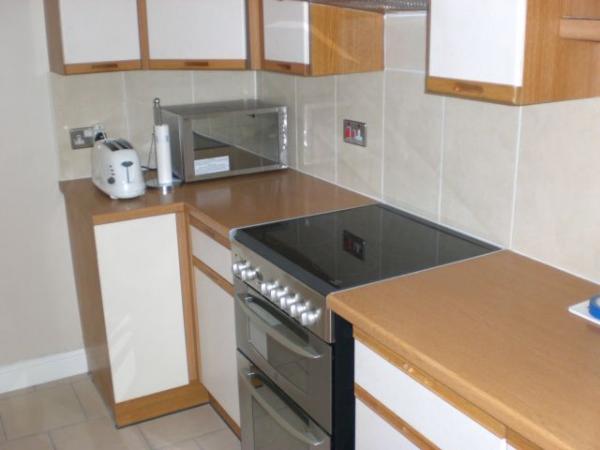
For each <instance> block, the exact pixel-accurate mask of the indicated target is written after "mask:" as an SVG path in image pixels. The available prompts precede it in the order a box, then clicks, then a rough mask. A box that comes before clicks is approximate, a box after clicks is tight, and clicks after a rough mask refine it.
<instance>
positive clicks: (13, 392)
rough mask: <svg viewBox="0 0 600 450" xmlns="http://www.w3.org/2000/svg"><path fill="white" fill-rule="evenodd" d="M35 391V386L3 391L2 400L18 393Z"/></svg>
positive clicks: (0, 396) (0, 395) (0, 397)
mask: <svg viewBox="0 0 600 450" xmlns="http://www.w3.org/2000/svg"><path fill="white" fill-rule="evenodd" d="M33 391H34V388H33V387H27V388H23V389H17V390H15V391H9V392H3V393H2V394H0V400H2V399H5V398H9V397H16V396H17V395H23V394H28V393H30V392H33Z"/></svg>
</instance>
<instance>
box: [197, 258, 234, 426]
mask: <svg viewBox="0 0 600 450" xmlns="http://www.w3.org/2000/svg"><path fill="white" fill-rule="evenodd" d="M213 276H214V275H213ZM194 279H195V283H196V309H197V314H198V335H199V353H200V355H199V357H200V380H201V382H202V384H203V385H204V386H205V387H206V389H207V390H208V392H209V393H210V395H211V396H212V397H213V398H214V399H215V400H216V401H217V402H218V403H219V404H220V406H221V407H222V408H223V409H224V410H225V412H226V413H227V414H228V415H229V417H231V419H232V420H233V421H234V422H235V423H236V424H237V425H238V426H239V425H240V404H239V392H238V379H237V361H236V345H235V317H234V303H233V298H232V295H231V293H230V292H227V291H226V290H225V289H223V287H221V286H220V285H219V284H217V283H216V282H215V281H213V279H212V278H211V277H209V276H207V275H206V274H205V273H203V272H202V271H201V270H199V269H198V268H195V269H194Z"/></svg>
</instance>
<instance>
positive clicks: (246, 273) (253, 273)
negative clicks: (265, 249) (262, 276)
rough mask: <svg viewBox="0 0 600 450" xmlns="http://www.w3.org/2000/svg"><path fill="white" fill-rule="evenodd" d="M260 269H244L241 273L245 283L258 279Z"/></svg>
mask: <svg viewBox="0 0 600 450" xmlns="http://www.w3.org/2000/svg"><path fill="white" fill-rule="evenodd" d="M259 272H260V269H255V268H254V267H249V268H248V269H244V270H242V271H241V273H240V276H241V277H242V280H243V281H252V280H254V279H256V277H257V276H258V273H259Z"/></svg>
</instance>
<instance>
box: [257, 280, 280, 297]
mask: <svg viewBox="0 0 600 450" xmlns="http://www.w3.org/2000/svg"><path fill="white" fill-rule="evenodd" d="M278 287H279V281H271V282H263V283H260V292H261V294H262V295H265V296H267V297H268V296H269V295H270V292H271V289H277V288H278Z"/></svg>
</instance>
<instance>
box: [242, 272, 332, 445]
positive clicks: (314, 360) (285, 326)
mask: <svg viewBox="0 0 600 450" xmlns="http://www.w3.org/2000/svg"><path fill="white" fill-rule="evenodd" d="M235 287H236V299H235V308H236V333H237V345H238V349H239V351H240V352H241V353H242V354H243V355H244V356H245V357H246V358H247V359H249V360H250V361H251V362H252V364H253V365H254V366H255V367H256V368H258V370H259V371H260V372H261V373H262V374H264V375H265V376H266V377H267V378H268V380H269V382H270V383H271V384H272V385H274V386H276V387H277V388H278V389H280V390H281V391H283V392H284V393H285V395H286V396H287V397H289V399H290V400H291V401H292V402H293V403H295V404H296V405H298V406H299V407H300V408H301V409H302V410H303V411H305V412H306V414H307V415H309V416H310V417H312V418H313V419H314V420H315V421H316V422H317V423H318V424H319V426H320V427H322V428H323V429H324V430H325V431H326V432H327V433H331V432H332V397H333V393H332V389H333V384H332V359H333V355H332V347H331V345H330V344H328V343H326V342H325V341H323V340H321V339H319V338H318V337H316V336H315V335H314V334H313V333H311V332H310V331H308V330H307V329H306V328H305V327H303V326H301V325H300V324H299V323H298V322H296V321H294V320H293V319H292V318H291V317H289V316H288V315H286V314H285V313H283V312H282V311H281V310H280V309H278V308H277V307H275V306H274V305H273V304H272V303H271V302H270V301H268V300H267V299H266V298H265V297H263V296H262V295H261V294H259V293H258V292H256V291H254V290H253V289H252V288H251V287H249V286H248V285H246V284H245V283H243V282H242V281H240V280H239V279H236V280H235ZM243 422H244V418H243V417H242V423H243ZM283 448H284V447H281V449H283ZM294 448H295V447H294Z"/></svg>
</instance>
